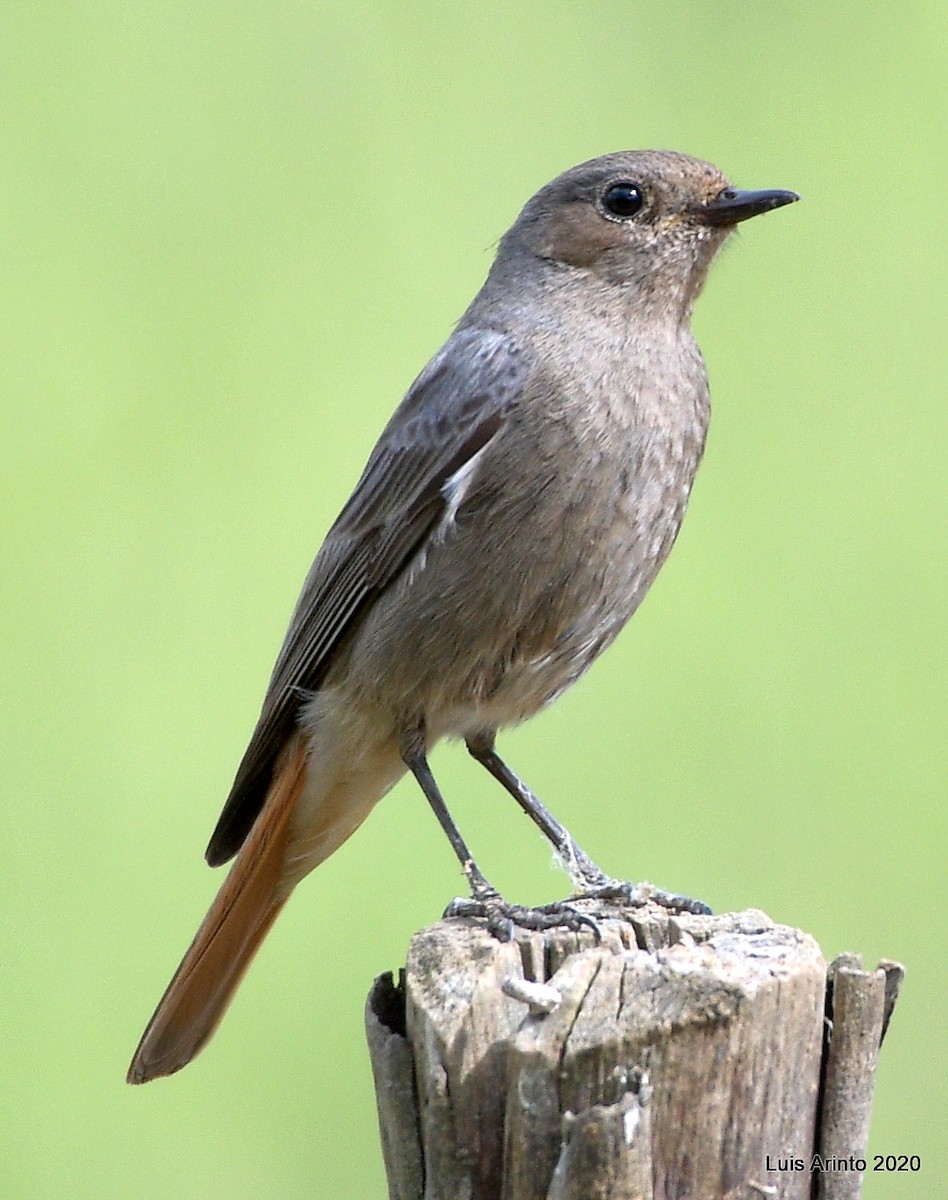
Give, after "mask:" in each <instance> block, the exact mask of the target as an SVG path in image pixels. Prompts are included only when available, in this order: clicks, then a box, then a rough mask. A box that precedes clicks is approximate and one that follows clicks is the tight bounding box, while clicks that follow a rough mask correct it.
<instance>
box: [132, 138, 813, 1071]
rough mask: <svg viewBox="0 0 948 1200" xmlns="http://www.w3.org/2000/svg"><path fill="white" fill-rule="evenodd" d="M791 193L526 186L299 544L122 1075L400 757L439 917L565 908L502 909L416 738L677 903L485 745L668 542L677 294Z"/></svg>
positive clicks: (146, 1066)
mask: <svg viewBox="0 0 948 1200" xmlns="http://www.w3.org/2000/svg"><path fill="white" fill-rule="evenodd" d="M796 199H798V197H797V196H796V195H795V194H794V193H793V192H787V191H737V190H735V189H734V188H732V187H731V185H730V183H729V182H728V180H727V179H726V178H725V177H724V175H722V174H721V172H720V171H719V170H718V169H717V168H716V167H713V166H711V165H709V164H708V163H705V162H700V161H698V160H697V159H694V158H690V157H688V156H686V155H683V154H677V153H671V152H668V151H634V152H626V153H618V154H609V155H606V156H604V157H601V158H595V159H592V160H591V161H589V162H586V163H583V164H581V165H580V166H577V167H574V168H573V169H572V170H569V171H566V172H565V173H564V174H562V175H560V176H559V177H558V178H556V179H554V180H553V181H552V183H549V184H547V186H546V187H544V188H542V189H541V190H540V191H539V192H537V194H536V195H535V196H534V197H533V199H532V200H530V201H529V202H528V204H527V205H526V207H525V208H524V209H523V211H522V212H521V214H520V216H519V217H518V218H517V220H516V221H515V222H514V224H513V226H512V228H511V229H510V230H509V231H508V232H507V233H506V234H505V236H504V237H503V239H502V240H501V242H500V246H499V249H498V252H497V256H496V259H495V261H494V264H493V266H492V268H491V270H490V273H489V275H488V277H487V280H486V282H485V283H484V286H483V287H482V288H481V290H480V292H479V293H478V295H477V296H476V297H475V299H474V301H473V303H472V304H471V306H470V307H469V308H468V310H467V312H465V313H464V315H463V316H462V318H461V320H460V321H459V322H458V324H457V327H456V329H455V332H454V333H453V335H452V336H451V337H450V338H449V339H448V341H447V342H446V344H445V345H444V346H443V347H442V348H441V349H440V350H439V351H438V353H437V354H436V355H435V356H434V358H433V359H432V360H431V362H430V363H429V364H428V366H427V367H425V369H424V370H423V371H422V373H421V374H420V375H419V376H418V378H417V379H416V381H415V382H414V383H413V384H412V386H411V388H410V389H409V390H408V394H407V395H406V396H405V398H404V400H403V401H402V403H401V404H400V405H399V407H398V408H397V409H396V411H395V413H394V415H393V416H392V418H391V420H390V421H389V422H388V424H387V425H386V427H385V429H384V430H383V432H382V435H381V437H380V438H379V440H378V443H377V444H376V446H375V449H374V450H373V451H372V454H371V456H370V458H369V461H368V463H367V464H366V467H365V470H364V471H363V473H362V477H361V479H360V480H359V482H358V484H357V485H356V488H355V491H354V492H353V493H352V495H351V497H350V498H349V500H348V502H347V503H346V505H345V507H344V508H343V510H342V512H341V513H340V515H339V517H338V519H337V520H336V522H335V524H334V525H333V526H332V528H331V529H330V531H329V533H328V535H327V537H326V540H325V542H324V543H323V545H322V548H321V549H320V551H319V554H318V555H317V557H316V561H315V562H314V563H313V566H312V569H311V570H310V573H309V575H308V577H307V579H306V582H305V584H304V586H303V591H302V594H301V596H300V599H299V601H298V603H297V606H296V610H295V612H294V614H293V617H292V620H291V623H290V628H289V631H288V633H287V635H286V640H285V641H284V644H283V648H282V650H281V651H280V655H279V658H278V659H277V663H276V666H275V668H274V670H273V674H272V677H271V679H270V684H269V687H268V688H267V692H266V696H265V698H264V701H263V708H262V711H261V713H260V718H259V721H258V722H257V726H256V729H255V730H254V732H253V736H252V738H251V740H250V745H249V747H248V749H247V751H246V753H245V754H244V757H243V760H242V762H241V764H240V768H239V770H238V772H237V776H236V779H235V781H234V785H233V788H232V790H231V793H230V796H229V797H228V799H227V802H226V804H225V806H224V810H223V812H222V814H221V817H220V820H219V821H218V823H217V827H216V829H215V830H214V833H213V836H212V837H211V841H210V844H209V846H208V848H207V855H206V857H207V861H208V862H209V863H210V864H211V866H218V865H219V864H221V863H224V862H226V861H227V860H228V859H230V858H232V857H233V856H234V855H235V854H236V861H235V862H234V865H233V866H232V868H231V870H230V873H229V874H228V876H227V878H226V880H225V881H224V883H223V885H222V887H221V890H220V892H219V893H218V895H217V898H216V899H215V900H214V903H213V904H212V906H211V909H210V911H209V912H208V914H207V917H206V918H205V920H204V922H203V924H202V925H201V927H200V929H199V930H198V932H197V934H196V936H195V938H194V941H193V942H192V944H191V946H190V948H189V949H188V951H187V953H186V954H185V956H184V959H183V961H182V963H181V965H180V966H179V968H178V970H177V972H176V973H175V975H174V977H173V979H172V981H171V983H170V984H169V986H168V989H167V991H166V992H165V994H164V996H163V998H162V1000H161V1002H160V1004H159V1005H158V1008H157V1010H156V1012H155V1014H154V1016H153V1017H152V1020H151V1022H150V1023H149V1025H148V1027H147V1029H146V1030H145V1033H144V1035H143V1037H142V1040H141V1042H140V1044H139V1046H138V1049H137V1051H136V1053H135V1056H134V1058H133V1060H132V1064H131V1066H130V1068H129V1072H128V1079H129V1082H131V1083H143V1082H145V1081H146V1080H149V1079H153V1078H155V1077H156V1076H159V1075H169V1074H171V1073H172V1072H174V1071H177V1070H179V1069H180V1068H181V1067H183V1066H184V1065H185V1064H186V1063H188V1062H190V1060H191V1059H192V1058H193V1057H194V1056H195V1055H196V1054H197V1053H198V1051H199V1050H200V1049H201V1048H202V1046H203V1045H204V1044H205V1043H206V1042H207V1040H208V1038H209V1037H210V1036H211V1034H212V1033H213V1031H214V1029H215V1028H216V1026H217V1023H218V1021H219V1020H220V1018H221V1016H222V1015H223V1012H224V1010H225V1008H226V1006H227V1004H228V1002H229V1001H230V999H231V997H232V995H233V992H234V990H235V988H236V986H237V984H238V983H239V981H240V979H241V977H242V975H243V972H244V971H245V969H246V967H247V966H248V964H249V962H250V959H251V957H252V956H253V954H254V951H255V950H256V949H257V947H258V946H259V944H260V942H261V940H262V938H263V936H264V934H265V933H266V932H267V930H268V929H269V928H270V925H271V924H272V922H273V920H274V918H275V917H276V915H277V913H278V912H279V911H280V909H281V908H282V906H283V905H284V904H285V903H286V900H287V898H288V897H289V895H290V893H291V892H292V890H293V889H294V887H295V886H296V885H297V884H298V883H299V882H300V880H301V879H302V878H303V877H304V876H305V875H307V874H308V873H309V872H310V871H312V870H313V868H314V867H316V866H318V865H319V863H321V862H323V860H324V859H326V858H327V857H328V856H329V855H330V854H332V853H333V851H334V850H336V849H337V848H338V847H339V846H340V845H342V843H343V842H344V841H345V840H346V839H347V838H348V837H349V836H350V834H352V833H353V831H354V830H355V829H356V828H357V827H358V826H359V825H360V824H361V823H362V822H363V821H364V820H365V818H366V817H367V816H368V814H369V812H370V811H371V809H372V807H373V806H374V805H375V804H376V803H377V802H378V801H379V800H380V799H381V797H382V796H384V795H385V793H386V792H387V791H389V789H390V788H391V787H392V786H393V785H394V784H395V783H396V782H397V781H398V780H399V779H400V778H401V777H402V776H403V775H404V774H405V773H406V771H411V772H412V774H413V775H414V776H415V778H416V779H417V781H418V783H419V784H420V785H421V788H422V790H423V791H424V793H425V795H426V797H427V798H428V801H429V802H430V804H431V806H432V808H433V810H434V812H435V814H436V815H437V817H438V820H439V821H440V823H441V825H442V826H443V828H444V830H445V832H446V834H447V836H448V838H449V839H450V842H451V845H452V847H453V848H454V850H455V852H456V854H457V855H458V858H459V859H460V862H461V865H462V869H463V871H464V874H465V875H466V877H467V880H468V883H469V885H470V890H471V900H470V902H469V904H467V905H465V904H463V903H462V904H460V905H458V906H457V907H456V908H455V911H460V912H466V913H474V914H481V915H484V916H486V917H487V918H488V920H489V921H490V922H491V924H492V927H493V928H495V929H500V928H502V927H503V925H504V922H506V921H511V920H512V921H518V922H520V923H522V924H527V925H531V924H532V925H534V926H542V925H543V924H544V923H547V922H554V921H562V920H564V919H568V910H567V915H566V916H564V913H563V910H562V909H559V910H557V909H555V908H554V907H552V906H551V908H550V909H549V910H546V911H544V910H530V909H519V908H517V907H516V906H513V905H507V904H506V903H505V902H504V901H503V900H502V898H501V897H500V896H499V895H498V894H497V892H496V891H495V890H494V889H493V888H492V887H491V885H490V883H489V882H488V880H487V879H486V878H485V876H484V875H483V874H482V873H481V871H480V870H479V868H478V867H477V865H476V864H475V862H474V860H473V858H472V857H471V854H470V852H469V851H468V848H467V846H466V845H465V843H464V840H463V838H462V836H461V834H460V832H459V830H458V829H457V827H456V825H455V824H454V822H453V820H452V818H451V816H450V814H449V813H448V810H447V808H446V806H445V803H444V800H443V798H442V796H441V793H440V791H439V789H438V786H437V784H436V782H435V780H434V778H433V776H432V774H431V771H430V769H429V766H428V761H427V754H428V751H429V750H430V749H431V747H432V746H433V745H434V743H435V742H437V741H438V739H439V738H443V737H457V738H463V739H464V741H465V742H466V744H467V747H468V750H469V751H470V752H471V754H472V755H473V756H474V758H475V759H476V760H477V761H478V762H480V763H482V764H483V765H484V766H485V767H486V768H487V770H488V771H489V772H490V773H491V774H493V775H494V776H495V777H496V778H497V779H498V780H499V781H500V782H501V784H503V786H504V787H505V788H507V789H508V791H510V793H511V794H512V795H513V797H514V799H515V800H516V801H517V802H518V803H519V804H520V805H521V807H522V808H523V809H524V810H525V811H526V812H527V813H528V814H529V815H530V816H531V817H532V818H533V820H534V821H535V822H536V823H537V824H538V825H539V827H540V828H541V829H542V830H543V832H544V833H545V834H546V835H547V837H548V838H549V839H550V841H551V842H552V844H553V846H554V847H555V849H556V851H557V852H558V854H559V855H560V857H561V859H562V860H563V862H564V864H565V866H566V867H567V870H568V871H569V873H570V875H571V877H572V882H573V884H574V887H575V889H576V890H577V892H579V893H582V894H594V895H602V894H611V893H621V894H622V895H624V897H625V899H626V900H628V901H629V902H630V903H641V902H643V901H644V900H645V899H652V900H654V901H657V902H658V903H665V904H668V905H671V906H676V905H677V906H679V907H686V908H687V907H691V908H699V909H700V908H701V907H702V906H700V905H698V904H697V903H694V902H689V901H687V900H686V899H685V898H684V897H676V896H670V895H668V894H667V893H662V892H659V891H658V890H657V889H647V888H638V889H637V888H635V887H633V886H632V885H625V884H620V883H616V881H613V880H611V879H610V878H609V877H608V876H606V875H605V874H604V873H603V872H602V871H600V870H599V868H598V867H596V865H595V864H594V863H593V862H592V861H591V860H590V858H589V857H588V856H587V855H586V854H585V853H583V851H582V850H581V849H580V848H579V846H577V844H576V843H575V842H574V841H573V839H572V838H571V836H570V835H569V833H568V832H567V831H566V830H565V829H564V827H563V826H562V825H561V824H560V823H559V822H558V821H557V820H556V819H555V818H554V817H553V816H552V815H551V814H550V813H549V812H547V811H546V809H544V808H543V807H542V805H540V803H539V801H538V800H537V798H536V797H535V796H534V795H533V793H532V792H530V790H529V789H528V788H527V787H526V786H525V785H524V784H523V783H522V782H521V781H520V780H519V779H518V778H517V777H516V775H514V773H513V772H512V771H511V770H510V769H509V767H507V765H506V764H505V763H504V762H503V761H502V760H501V758H500V757H499V756H498V754H497V752H496V750H495V748H494V739H495V735H496V733H497V731H498V730H499V729H501V728H503V727H506V726H510V725H515V724H517V723H518V722H520V721H523V720H525V719H526V718H527V717H530V716H532V715H533V714H534V713H536V712H537V711H538V710H539V709H541V708H543V707H544V706H546V705H548V704H550V703H551V701H553V700H554V699H556V697H557V696H559V695H560V694H561V693H562V692H563V691H564V690H565V689H566V688H568V687H569V685H570V684H571V683H573V682H574V681H575V680H576V679H578V678H579V677H580V676H581V675H582V674H583V672H584V671H586V669H587V668H588V667H589V666H590V664H591V663H592V662H593V660H594V659H595V658H596V657H597V655H599V654H600V653H601V652H602V651H603V650H604V649H605V647H606V646H608V645H609V644H610V643H611V642H612V641H613V639H614V638H615V637H616V635H617V634H618V632H619V630H620V629H621V628H622V627H623V625H625V623H626V621H628V619H629V617H631V615H632V614H633V613H634V612H635V610H636V608H637V607H638V605H639V604H640V603H641V601H642V598H643V597H644V595H645V593H646V592H647V591H648V588H649V586H650V585H651V583H652V580H653V579H654V578H655V575H656V573H657V572H658V570H659V568H660V567H661V565H662V563H663V562H664V561H665V558H666V557H667V555H668V552H669V551H670V550H671V548H672V545H673V543H674V541H675V538H676V536H677V534H678V530H679V527H680V525H681V521H682V518H683V517H684V514H685V508H686V505H687V503H688V497H689V494H690V492H691V487H692V483H693V481H694V477H695V472H696V470H697V468H698V463H699V461H700V459H701V454H702V450H703V448H704V443H705V435H706V432H707V427H708V417H709V398H708V381H707V375H706V372H705V367H704V362H703V360H702V357H701V352H700V350H699V349H698V346H697V344H696V342H695V339H694V336H693V334H692V332H691V324H690V318H691V312H692V308H693V307H694V303H695V300H696V299H697V297H698V294H699V292H700V291H701V288H702V285H703V283H704V280H705V277H706V274H707V271H708V268H709V267H710V265H711V261H712V259H713V258H714V256H715V254H716V253H717V252H718V250H719V249H720V248H721V245H722V244H723V242H724V241H725V239H726V238H727V236H728V234H729V232H730V231H731V230H732V229H733V227H734V226H735V225H736V224H737V223H738V222H739V221H743V220H745V219H746V218H748V217H753V216H756V215H757V214H759V213H764V212H768V211H770V210H771V209H774V208H778V207H780V206H781V205H784V204H789V203H790V202H791V201H794V200H796ZM705 911H706V910H705Z"/></svg>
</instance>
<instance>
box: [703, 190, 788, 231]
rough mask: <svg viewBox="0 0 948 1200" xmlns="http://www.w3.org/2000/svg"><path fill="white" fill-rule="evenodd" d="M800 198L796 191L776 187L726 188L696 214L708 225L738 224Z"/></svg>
mask: <svg viewBox="0 0 948 1200" xmlns="http://www.w3.org/2000/svg"><path fill="white" fill-rule="evenodd" d="M799 199H800V197H799V196H798V195H797V194H796V192H782V191H779V190H775V189H771V190H770V191H765V192H739V191H738V190H737V189H736V188H725V189H724V191H723V192H721V194H720V195H719V196H716V197H715V198H714V199H713V200H712V201H711V202H710V203H708V204H704V205H702V206H701V207H700V208H698V209H696V210H695V214H696V216H697V217H698V219H699V220H701V221H704V222H705V224H707V225H736V224H737V223H738V221H746V220H747V219H748V217H757V216H759V215H760V214H761V213H765V212H770V210H771V209H772V208H782V207H783V206H784V205H785V204H793V202H794V201H795V200H799Z"/></svg>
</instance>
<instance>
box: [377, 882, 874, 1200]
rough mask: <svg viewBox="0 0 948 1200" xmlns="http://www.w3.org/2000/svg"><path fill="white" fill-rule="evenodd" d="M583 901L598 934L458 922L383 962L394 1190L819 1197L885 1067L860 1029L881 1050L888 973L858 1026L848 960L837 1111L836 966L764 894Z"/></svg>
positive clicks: (382, 1046)
mask: <svg viewBox="0 0 948 1200" xmlns="http://www.w3.org/2000/svg"><path fill="white" fill-rule="evenodd" d="M578 907H580V908H581V909H582V910H583V911H585V912H587V913H588V914H589V915H591V916H594V917H595V918H596V920H597V921H598V922H599V924H600V928H601V931H602V939H601V943H600V944H598V945H597V944H596V941H595V937H594V935H593V933H592V932H591V931H589V930H586V929H584V930H582V931H580V932H579V933H571V932H568V931H566V930H563V929H556V930H551V931H545V932H543V933H535V932H526V931H523V930H517V931H516V932H515V935H514V940H513V941H511V942H506V943H504V942H499V941H497V940H495V939H494V938H493V937H491V936H490V935H489V934H488V933H487V932H486V930H485V929H484V928H483V927H482V926H480V925H479V924H478V923H476V922H473V921H466V920H459V919H454V920H450V921H441V922H438V924H436V925H433V926H431V927H430V928H428V929H425V930H423V931H422V932H421V933H419V934H418V935H416V937H415V938H414V939H413V941H412V944H411V947H410V949H409V954H408V963H407V966H406V969H405V971H404V973H403V977H402V980H401V981H400V985H399V987H397V988H396V987H395V986H394V985H393V984H392V981H391V978H390V977H388V976H383V977H380V979H379V980H377V981H376V985H375V987H374V988H373V991H372V993H371V995H370V997H369V1001H368V1004H367V1009H366V1020H367V1028H368V1031H369V1042H370V1052H371V1054H372V1061H373V1070H374V1073H375V1080H376V1092H377V1096H378V1107H379V1123H380V1129H381V1135H382V1146H383V1153H384V1156H385V1165H386V1171H387V1173H388V1178H389V1196H390V1197H391V1198H392V1200H633V1198H634V1200H669V1198H671V1197H681V1196H687V1197H689V1200H757V1198H759V1197H765V1196H778V1195H779V1196H780V1197H781V1200H810V1197H811V1195H812V1187H813V1183H814V1178H813V1175H812V1174H811V1172H810V1166H811V1162H812V1159H813V1154H814V1148H815V1147H817V1146H819V1147H821V1148H822V1147H823V1146H824V1145H825V1146H826V1147H827V1151H828V1153H834V1154H835V1153H837V1151H836V1150H833V1149H832V1147H838V1148H839V1150H840V1151H841V1150H842V1148H843V1146H844V1144H845V1139H846V1138H849V1137H853V1136H857V1135H858V1136H863V1134H864V1129H865V1125H864V1122H865V1121H867V1120H868V1099H869V1096H870V1095H871V1087H872V1080H871V1077H870V1078H869V1080H868V1090H866V1087H865V1086H863V1087H862V1089H861V1091H859V1096H860V1099H859V1102H858V1104H857V1105H856V1108H855V1109H852V1108H849V1107H847V1106H846V1104H845V1098H846V1095H847V1094H848V1093H847V1089H849V1090H850V1091H852V1092H853V1094H855V1091H854V1090H853V1089H854V1088H855V1084H852V1083H851V1082H847V1081H848V1080H851V1074H852V1072H856V1073H857V1074H858V1071H859V1069H860V1064H861V1065H862V1066H863V1067H865V1068H866V1069H868V1064H869V1062H870V1059H871V1062H872V1066H874V1061H875V1060H874V1051H873V1053H872V1054H870V1053H869V1052H868V1050H867V1049H866V1043H865V1037H866V1036H870V1040H871V1037H874V1038H875V1047H876V1048H877V1047H878V1042H879V1036H880V1033H881V1028H882V1019H883V1014H884V1010H885V1003H884V1000H885V996H886V982H887V980H891V972H890V974H888V975H887V974H885V973H882V972H880V973H879V975H878V983H876V982H875V976H873V977H870V978H872V979H873V981H874V982H873V987H874V988H875V989H876V990H877V991H878V993H879V996H878V999H877V1000H874V1001H873V1004H874V1006H875V1007H873V1008H872V1017H871V1021H870V1020H869V1019H868V1018H867V1019H866V1021H864V1020H863V1019H862V1018H861V1017H860V1018H859V1019H858V1020H857V1021H856V1025H855V1026H854V1025H853V1024H852V1021H853V1019H854V1018H852V1017H850V1016H849V1015H847V1014H848V1013H850V1012H852V1011H853V1009H854V1005H853V1002H852V1001H850V999H849V998H848V997H849V992H848V991H847V989H848V987H849V983H850V979H849V976H850V975H852V974H853V972H852V971H851V970H848V971H846V970H839V969H837V970H836V972H835V975H834V980H835V987H836V995H835V1001H834V1004H835V1007H834V1025H833V1036H832V1037H830V1039H829V1046H830V1047H832V1046H833V1042H834V1040H835V1041H836V1048H835V1050H834V1051H833V1054H834V1055H835V1058H832V1057H831V1056H830V1055H829V1051H828V1052H827V1053H828V1057H827V1067H826V1069H825V1070H824V1087H825V1091H826V1094H825V1097H824V1100H823V1103H822V1108H821V1105H820V1081H821V1064H822V1060H823V1048H824V1004H825V992H826V970H827V969H826V964H825V963H824V961H823V958H822V956H821V955H820V951H819V947H818V946H817V945H816V943H815V942H814V941H813V939H812V938H811V937H809V936H808V935H807V934H804V933H801V932H799V931H798V930H794V929H790V928H787V927H785V926H779V925H774V923H773V922H772V921H770V920H769V918H768V917H766V916H765V915H764V914H763V913H759V912H754V911H750V912H745V913H737V914H727V915H725V916H720V917H702V916H691V915H681V916H670V915H669V914H668V913H667V912H666V911H665V910H663V909H660V908H653V907H650V908H647V909H640V910H634V911H632V912H622V911H620V910H619V909H617V908H615V907H614V906H613V907H609V906H605V905H603V904H597V905H593V904H589V903H585V902H584V903H582V904H580V905H578ZM857 973H858V972H857ZM844 977H845V981H844ZM840 987H842V990H840ZM893 988H894V985H893V986H890V987H889V993H890V995H894V990H893ZM844 995H845V996H846V997H847V999H845V1000H844V998H843V997H844ZM860 995H861V993H860ZM873 995H875V992H873ZM893 1002H894V1001H893ZM858 1006H859V1002H858V1001H857V1002H856V1007H858ZM876 1010H878V1012H876ZM859 1011H862V1010H861V1008H860V1010H859ZM867 1021H868V1024H867ZM869 1026H871V1028H872V1030H873V1031H874V1033H872V1034H871V1035H868V1034H864V1033H863V1032H859V1031H862V1030H864V1028H869ZM847 1039H849V1041H850V1042H852V1041H855V1042H856V1043H857V1044H858V1046H859V1047H861V1049H860V1052H859V1053H858V1054H855V1055H854V1054H853V1053H852V1052H851V1051H850V1050H848V1049H847V1048H846V1047H847V1044H848V1043H847ZM831 1061H832V1062H835V1063H836V1065H834V1066H832V1067H830V1065H829V1064H830V1062H831ZM843 1064H850V1065H849V1066H844V1065H843ZM820 1111H822V1113H823V1116H824V1121H825V1120H826V1119H827V1116H828V1115H829V1116H830V1117H832V1129H833V1132H832V1134H831V1135H828V1136H829V1140H826V1138H825V1137H821V1136H819V1135H818V1132H817V1117H818V1113H819V1112H820ZM854 1113H855V1114H858V1115H854ZM833 1114H836V1115H833ZM826 1129H828V1126H826V1125H824V1130H826ZM860 1145H861V1146H863V1148H864V1141H863V1142H861V1143H860ZM855 1149H856V1147H854V1146H849V1147H847V1148H846V1151H845V1152H846V1154H849V1153H851V1152H853V1151H854V1150H855ZM797 1163H800V1164H801V1165H802V1169H801V1167H798V1166H797V1165H796V1164H797ZM858 1187H859V1183H858V1180H857V1182H856V1191H852V1190H850V1191H845V1192H833V1191H831V1190H830V1191H826V1192H825V1193H821V1196H823V1197H824V1200H835V1198H836V1197H837V1196H845V1197H847V1198H848V1197H851V1196H856V1195H858Z"/></svg>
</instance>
